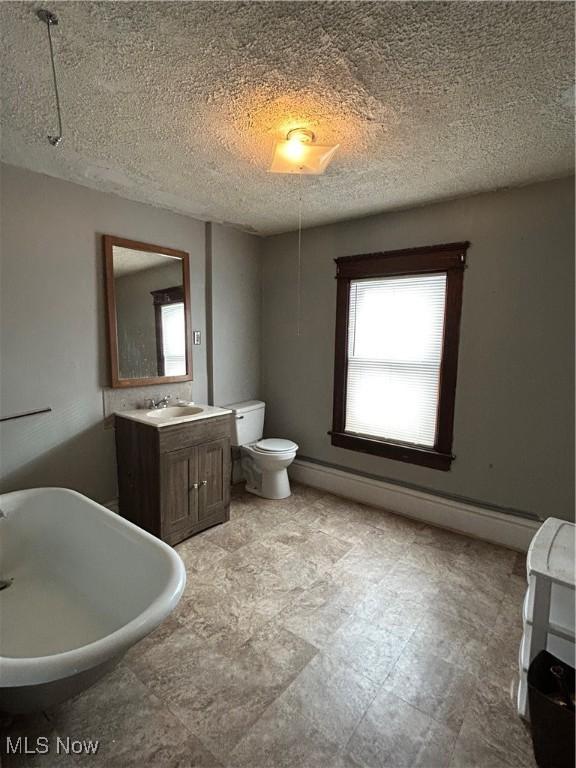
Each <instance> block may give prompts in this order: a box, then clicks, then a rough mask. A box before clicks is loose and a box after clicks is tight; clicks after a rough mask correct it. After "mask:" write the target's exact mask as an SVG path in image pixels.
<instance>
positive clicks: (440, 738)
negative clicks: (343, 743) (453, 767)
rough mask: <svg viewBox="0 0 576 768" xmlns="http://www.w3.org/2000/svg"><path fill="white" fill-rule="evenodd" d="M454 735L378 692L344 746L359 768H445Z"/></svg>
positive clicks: (402, 703) (400, 702)
mask: <svg viewBox="0 0 576 768" xmlns="http://www.w3.org/2000/svg"><path fill="white" fill-rule="evenodd" d="M455 741H456V734H455V733H454V732H453V731H451V730H450V729H449V728H447V727H446V726H444V725H441V724H440V723H437V722H436V721H435V720H433V719H432V718H431V717H428V716H427V715H425V714H424V713H423V712H421V711H420V710H418V709H415V708H414V707H412V706H410V704H407V703H406V702H405V701H403V700H402V699H399V698H397V697H396V696H394V694H392V693H390V692H389V691H381V692H380V693H379V694H378V696H377V697H376V699H375V701H374V702H373V703H372V705H371V706H370V707H369V709H368V711H367V713H366V715H365V716H364V719H363V720H362V721H361V723H360V725H359V726H358V728H357V729H356V731H355V733H354V735H353V736H352V738H351V739H350V741H349V743H348V747H347V753H348V755H349V756H350V758H351V759H352V761H353V762H354V763H355V764H356V765H358V766H360V767H361V768H413V767H415V766H419V768H445V766H448V764H449V762H450V757H451V754H452V750H453V748H454V743H455Z"/></svg>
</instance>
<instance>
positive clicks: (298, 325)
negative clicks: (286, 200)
mask: <svg viewBox="0 0 576 768" xmlns="http://www.w3.org/2000/svg"><path fill="white" fill-rule="evenodd" d="M298 176H299V179H300V180H299V182H298V265H297V270H296V336H298V337H300V336H301V331H302V329H301V322H300V314H301V307H302V174H298Z"/></svg>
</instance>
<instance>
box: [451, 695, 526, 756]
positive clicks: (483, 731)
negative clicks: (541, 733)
mask: <svg viewBox="0 0 576 768" xmlns="http://www.w3.org/2000/svg"><path fill="white" fill-rule="evenodd" d="M463 731H464V733H465V734H466V735H467V737H468V738H474V739H476V740H482V741H483V742H486V743H487V744H488V745H489V746H490V747H491V748H492V749H493V750H496V751H497V752H498V753H499V754H500V755H501V756H502V759H503V760H504V761H505V762H509V763H510V764H511V765H513V766H515V768H534V766H535V763H534V757H533V752H532V741H531V738H530V735H529V732H528V729H527V727H526V726H525V725H524V723H523V722H522V720H520V718H519V717H518V715H517V713H516V709H515V702H514V701H513V700H512V697H511V695H510V692H508V691H505V690H504V689H503V688H501V687H499V686H494V685H490V684H489V683H480V684H479V685H478V686H477V688H476V691H475V693H474V696H473V697H472V699H471V703H470V706H469V707H468V710H467V712H466V717H465V719H464V725H463Z"/></svg>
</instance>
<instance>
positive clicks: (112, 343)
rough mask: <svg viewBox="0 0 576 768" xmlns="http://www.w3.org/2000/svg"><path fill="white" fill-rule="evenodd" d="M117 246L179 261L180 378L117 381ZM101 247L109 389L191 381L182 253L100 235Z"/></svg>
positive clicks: (185, 264) (187, 288) (186, 259)
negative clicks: (181, 294)
mask: <svg viewBox="0 0 576 768" xmlns="http://www.w3.org/2000/svg"><path fill="white" fill-rule="evenodd" d="M115 245H117V246H119V247H121V248H130V249H132V250H135V251H147V252H149V253H159V254H161V255H163V256H173V257H175V258H177V259H181V260H182V282H183V285H184V322H185V324H186V373H185V374H184V375H183V376H151V377H149V378H145V379H122V378H120V370H119V360H118V323H117V319H116V291H115V288H114V261H113V248H114V246H115ZM102 247H103V252H104V276H105V288H106V317H107V321H108V322H107V324H108V351H109V354H110V379H111V386H112V387H113V388H114V389H116V388H120V387H145V386H148V385H152V384H174V383H176V382H178V381H192V330H191V315H190V260H189V256H188V254H187V253H186V251H177V250H175V249H174V248H163V247H162V246H160V245H153V244H152V243H141V242H139V241H138V240H127V239H126V238H123V237H115V236H114V235H102Z"/></svg>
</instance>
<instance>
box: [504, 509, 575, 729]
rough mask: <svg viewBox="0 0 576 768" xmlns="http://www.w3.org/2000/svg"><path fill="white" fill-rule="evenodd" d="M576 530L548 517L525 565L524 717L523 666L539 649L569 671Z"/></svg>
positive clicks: (523, 698) (524, 704)
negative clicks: (562, 663) (564, 664)
mask: <svg viewBox="0 0 576 768" xmlns="http://www.w3.org/2000/svg"><path fill="white" fill-rule="evenodd" d="M575 536H576V526H575V525H574V524H573V523H568V522H566V521H565V520H557V519H555V518H553V517H549V518H548V519H547V520H546V522H545V523H543V524H542V526H541V527H540V528H539V530H538V532H537V534H536V535H535V536H534V538H533V539H532V543H531V544H530V549H529V550H528V557H527V560H526V568H527V576H528V588H527V590H526V597H525V598H524V608H523V620H524V633H523V635H522V642H521V643H520V652H519V657H518V665H519V670H520V680H519V685H518V713H519V714H520V715H521V716H522V717H525V718H527V719H528V718H529V712H528V683H527V676H528V667H529V666H530V662H531V661H532V659H533V658H534V657H535V656H536V654H538V653H539V652H540V651H542V650H547V651H549V652H550V653H552V654H554V656H557V657H558V658H559V659H561V660H562V661H564V662H565V663H566V664H570V665H571V666H575V656H574V654H575V629H574V627H575V604H574V600H575V594H576V593H575V585H576V574H575V566H574V550H575Z"/></svg>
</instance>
